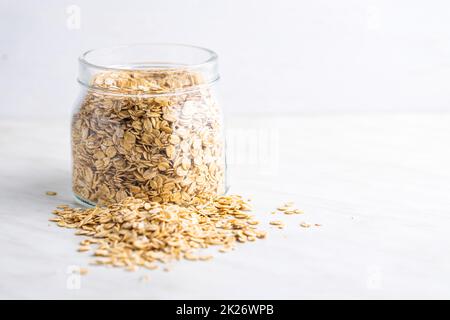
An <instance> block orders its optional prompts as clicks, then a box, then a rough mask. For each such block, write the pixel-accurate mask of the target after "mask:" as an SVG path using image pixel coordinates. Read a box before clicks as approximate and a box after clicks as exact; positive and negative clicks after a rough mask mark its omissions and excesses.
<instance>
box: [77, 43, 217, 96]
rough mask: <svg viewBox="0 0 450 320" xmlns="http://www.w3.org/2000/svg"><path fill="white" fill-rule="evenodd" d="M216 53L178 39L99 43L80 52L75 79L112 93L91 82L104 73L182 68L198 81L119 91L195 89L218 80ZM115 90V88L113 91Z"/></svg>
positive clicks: (169, 71)
mask: <svg viewBox="0 0 450 320" xmlns="http://www.w3.org/2000/svg"><path fill="white" fill-rule="evenodd" d="M217 60H218V55H217V54H216V53H215V52H214V51H212V50H210V49H207V48H204V47H199V46H194V45H187V44H178V43H162V42H161V43H136V44H128V45H118V46H112V47H102V48H97V49H91V50H88V51H86V52H84V53H83V54H82V55H81V56H80V57H79V58H78V61H79V75H78V79H77V80H78V83H80V84H81V85H82V86H84V87H86V88H88V89H89V90H94V91H99V92H109V93H114V91H115V90H110V89H109V88H105V87H104V86H99V85H97V84H95V83H94V79H96V77H98V76H101V74H108V73H116V72H117V73H124V72H125V73H134V72H142V73H144V74H145V73H146V72H149V73H150V74H152V73H162V74H164V73H173V74H176V73H177V72H186V73H192V74H198V75H200V76H201V79H202V83H197V84H195V85H192V86H188V87H184V88H174V90H168V91H165V92H139V93H135V92H120V95H137V96H159V95H166V94H178V93H182V92H185V91H193V90H199V89H201V88H202V87H205V86H209V85H211V84H212V83H214V82H216V81H217V80H219V73H218V63H217ZM115 93H116V94H117V92H115Z"/></svg>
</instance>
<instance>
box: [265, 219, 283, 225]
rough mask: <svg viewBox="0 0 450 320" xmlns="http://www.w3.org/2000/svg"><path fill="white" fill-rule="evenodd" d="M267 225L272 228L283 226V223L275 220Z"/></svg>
mask: <svg viewBox="0 0 450 320" xmlns="http://www.w3.org/2000/svg"><path fill="white" fill-rule="evenodd" d="M269 224H271V225H273V226H283V225H284V222H283V221H280V220H275V221H270V222H269Z"/></svg>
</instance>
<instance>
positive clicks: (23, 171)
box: [0, 114, 450, 299]
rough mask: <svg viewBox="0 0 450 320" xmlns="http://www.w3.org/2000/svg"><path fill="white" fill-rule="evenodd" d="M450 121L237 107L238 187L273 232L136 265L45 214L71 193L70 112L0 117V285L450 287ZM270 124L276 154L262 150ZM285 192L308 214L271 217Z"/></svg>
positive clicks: (429, 290) (10, 291) (255, 294)
mask: <svg viewBox="0 0 450 320" xmlns="http://www.w3.org/2000/svg"><path fill="white" fill-rule="evenodd" d="M449 123H450V114H404V115H400V114H399V115H340V116H311V115H309V116H288V117H275V116H274V117H269V118H255V117H240V118H235V119H233V121H231V125H230V128H231V129H230V133H231V136H232V138H231V140H233V141H234V142H233V141H231V142H230V148H231V149H233V150H230V152H234V155H233V159H231V162H232V163H231V165H230V182H231V185H232V188H231V192H236V193H241V194H244V195H246V196H249V197H251V198H252V199H253V203H254V206H255V214H256V215H257V216H258V218H259V219H260V220H261V221H263V222H264V223H263V227H264V228H265V229H267V230H268V231H269V234H268V238H267V239H266V240H263V241H258V242H257V243H252V244H245V245H242V246H239V247H238V248H237V250H236V251H235V252H232V253H228V254H220V253H217V254H216V257H215V259H214V260H212V261H209V262H188V261H183V262H180V263H175V264H173V265H172V270H171V271H170V272H163V271H154V272H151V271H144V270H142V271H138V272H136V273H130V272H126V271H123V270H118V269H107V268H101V267H90V266H88V262H89V256H88V255H87V254H82V253H78V252H76V248H77V243H78V241H79V238H78V237H76V236H74V235H73V231H72V230H66V229H61V228H58V227H57V226H56V225H53V224H51V223H49V222H48V221H47V220H48V219H49V218H50V217H51V214H50V212H51V210H52V209H53V208H54V206H55V205H57V204H60V203H72V202H73V201H72V197H71V193H70V157H69V150H70V149H69V131H68V121H58V120H57V119H54V120H45V121H44V120H22V119H20V120H6V119H2V120H0V250H1V263H0V298H62V299H79V298H106V299H109V298H136V299H164V298H169V299H171V298H192V299H197V298H212V299H216V298H450V272H449V270H450V269H449V268H450V254H449V250H448V247H449V244H450V197H449V195H450V165H449V164H450V151H449V150H450V148H449V141H450V126H449ZM267 129H269V131H268V132H270V133H271V135H272V137H273V140H272V142H270V143H269V144H270V146H271V149H270V150H269V151H270V152H269V157H261V156H256V157H254V156H253V155H254V154H255V151H254V149H252V148H254V146H255V143H256V145H258V146H263V142H264V141H265V140H266V139H265V138H264V137H263V136H261V135H263V133H264V132H267V131H266V130H267ZM260 134H261V135H260ZM236 136H240V137H244V138H243V139H244V140H242V139H241V140H240V141H241V142H242V141H244V142H245V141H247V142H250V144H249V145H250V146H251V147H250V148H246V147H245V144H244V145H243V146H241V147H239V144H236V143H235V142H236V141H235V140H236V139H235V137H236ZM255 136H259V138H256V140H252V139H254V138H255ZM252 137H253V138H252ZM268 141H269V140H268ZM239 150H241V151H239ZM252 150H253V151H252ZM235 151H239V155H236V152H235ZM271 157H272V158H271ZM268 158H269V159H271V163H274V164H275V165H274V166H273V167H267V165H266V164H265V163H264V161H265V160H266V159H268ZM267 169H270V170H267ZM47 190H55V191H57V192H58V196H56V197H48V196H46V195H45V191H47ZM288 200H292V201H295V202H296V203H297V205H298V207H300V208H302V209H304V210H305V212H306V213H305V215H303V216H279V218H280V219H282V220H284V221H286V223H287V228H286V229H284V230H278V229H275V228H271V227H269V226H268V223H267V222H268V221H269V220H270V219H273V216H272V215H271V214H270V211H272V210H273V208H275V207H276V206H277V205H279V204H280V203H282V202H283V201H288ZM303 220H305V221H307V222H313V223H314V222H316V223H321V224H323V226H322V227H318V228H311V229H303V228H300V227H299V223H300V222H301V221H303ZM74 265H75V266H83V267H84V266H88V268H89V274H88V275H86V276H83V277H82V278H81V280H80V286H79V288H78V289H77V288H76V286H75V288H73V286H67V282H68V281H69V282H70V281H71V280H74V279H73V278H71V276H70V275H69V274H68V272H69V271H70V266H74ZM145 274H146V275H148V276H149V277H150V281H149V282H148V283H145V282H142V281H140V277H142V276H143V275H145ZM75 281H76V279H75Z"/></svg>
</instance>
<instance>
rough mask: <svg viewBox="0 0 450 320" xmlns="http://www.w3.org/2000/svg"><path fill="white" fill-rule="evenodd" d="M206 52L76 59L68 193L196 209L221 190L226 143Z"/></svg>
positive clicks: (90, 199)
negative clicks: (76, 89)
mask: <svg viewBox="0 0 450 320" xmlns="http://www.w3.org/2000/svg"><path fill="white" fill-rule="evenodd" d="M218 78H219V75H218V72H217V55H216V54H215V53H214V52H212V51H210V50H207V49H203V48H199V47H192V46H185V45H174V44H143V45H132V46H121V47H114V48H105V49H97V50H92V51H88V52H86V53H85V54H83V55H82V56H81V57H80V74H79V79H78V81H79V83H80V84H81V86H82V92H81V95H80V98H79V100H78V103H77V104H76V107H75V111H74V113H73V118H72V170H73V171H72V187H73V192H74V194H75V197H76V198H77V199H78V200H80V201H82V202H83V203H86V204H89V205H95V204H110V203H114V202H117V201H120V200H122V199H123V198H125V197H127V196H134V197H137V198H142V199H146V200H150V201H156V202H165V203H177V204H183V205H187V204H196V203H200V202H203V201H205V200H207V199H210V198H212V197H214V196H217V195H220V194H223V193H224V192H225V186H226V182H225V171H226V168H225V141H224V132H223V121H222V112H221V109H220V107H219V105H218V104H217V100H216V94H215V91H216V90H215V84H216V82H217V80H218Z"/></svg>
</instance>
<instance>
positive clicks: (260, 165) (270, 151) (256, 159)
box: [226, 127, 280, 175]
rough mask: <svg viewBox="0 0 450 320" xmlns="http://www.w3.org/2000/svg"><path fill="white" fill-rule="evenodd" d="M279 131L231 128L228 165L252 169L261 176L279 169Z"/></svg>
mask: <svg viewBox="0 0 450 320" xmlns="http://www.w3.org/2000/svg"><path fill="white" fill-rule="evenodd" d="M279 136H280V135H279V131H278V129H276V128H268V127H263V128H249V129H243V128H231V129H229V130H228V131H227V137H226V138H227V140H226V141H227V163H228V164H229V165H231V166H236V167H247V166H248V167H252V168H254V169H255V170H256V171H257V173H258V174H261V175H276V174H277V173H278V168H279Z"/></svg>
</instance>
